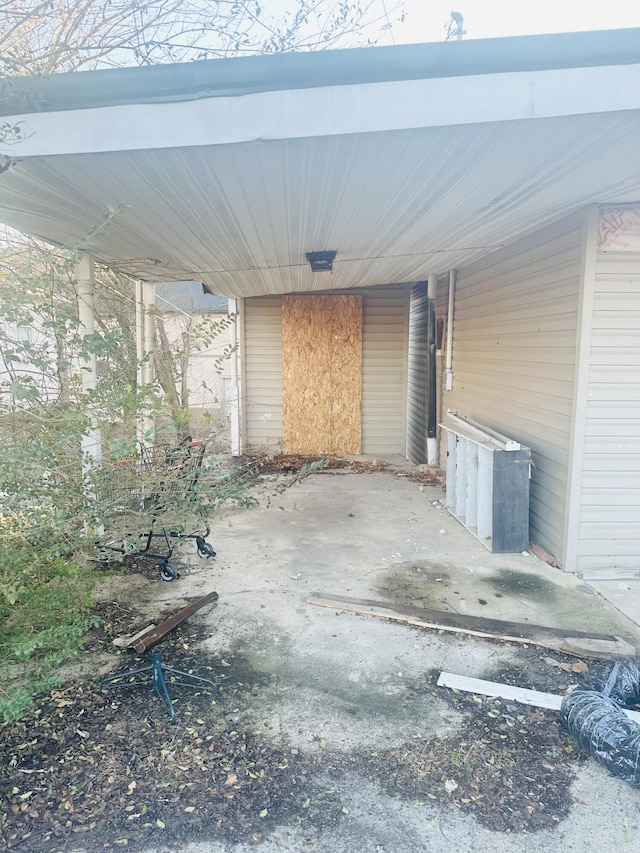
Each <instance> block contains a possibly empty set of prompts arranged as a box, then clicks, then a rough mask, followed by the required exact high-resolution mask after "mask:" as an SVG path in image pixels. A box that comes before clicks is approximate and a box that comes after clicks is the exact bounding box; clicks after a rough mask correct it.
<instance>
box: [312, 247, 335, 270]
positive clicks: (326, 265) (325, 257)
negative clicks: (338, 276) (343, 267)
mask: <svg viewBox="0 0 640 853" xmlns="http://www.w3.org/2000/svg"><path fill="white" fill-rule="evenodd" d="M336 255H337V252H307V260H308V261H309V264H310V266H311V272H331V271H332V270H333V261H334V259H335V256H336Z"/></svg>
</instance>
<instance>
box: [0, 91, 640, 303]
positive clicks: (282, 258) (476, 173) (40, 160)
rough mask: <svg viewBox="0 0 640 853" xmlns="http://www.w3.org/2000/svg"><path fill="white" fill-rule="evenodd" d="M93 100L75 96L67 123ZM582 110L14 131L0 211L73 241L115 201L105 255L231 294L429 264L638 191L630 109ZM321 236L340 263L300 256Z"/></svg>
mask: <svg viewBox="0 0 640 853" xmlns="http://www.w3.org/2000/svg"><path fill="white" fill-rule="evenodd" d="M495 76H496V77H499V76H505V75H495ZM507 76H509V75H507ZM429 82H430V83H433V82H434V81H429ZM436 82H438V81H436ZM485 83H486V79H485ZM386 85H387V86H388V85H391V84H386ZM393 85H394V86H397V87H402V86H406V85H408V84H406V83H402V82H401V83H394V84H393ZM438 85H440V83H439V82H438ZM344 88H348V87H343V89H344ZM360 88H365V87H360ZM297 94H298V95H299V94H300V93H299V92H298V93H297ZM398 94H399V96H402V91H401V90H398ZM286 95H287V93H286V92H284V93H282V92H280V93H278V97H280V98H282V97H286ZM229 100H233V99H229ZM197 106H198V105H197V104H196V105H195V107H196V108H197ZM111 109H113V108H111ZM97 112H98V110H85V111H84V113H83V111H82V110H76V111H75V112H74V113H73V115H74V116H75V118H74V121H77V120H78V115H80V118H81V119H82V118H83V117H84V118H85V119H86V121H88V122H91V121H93V120H94V118H95V114H96V113H97ZM516 112H517V111H515V110H514V114H515V113H516ZM580 112H581V114H576V115H564V114H556V115H555V116H554V115H549V116H547V117H536V116H535V115H534V116H532V117H527V118H508V117H507V118H506V120H491V121H479V120H477V118H476V119H474V120H472V121H471V120H466V119H465V120H464V121H463V122H462V121H459V122H456V121H455V114H454V115H453V117H452V118H449V119H448V120H447V121H444V120H442V119H441V118H440V119H438V117H437V116H436V117H435V119H434V122H433V124H434V126H419V125H420V123H422V124H428V122H424V121H422V122H420V121H416V122H414V126H411V127H406V126H405V127H402V126H400V125H401V122H398V123H397V126H395V127H394V126H387V127H384V125H385V121H383V120H381V121H380V125H381V126H382V129H376V127H375V126H373V127H372V125H371V122H369V123H368V125H367V128H366V131H364V132H352V127H351V132H344V131H348V130H349V129H350V126H349V124H348V122H346V121H345V122H344V123H343V126H342V127H340V126H339V122H338V123H336V122H335V121H334V122H333V124H332V126H331V127H330V128H329V129H328V131H327V133H326V134H325V135H323V134H322V132H319V131H313V132H314V135H307V134H299V133H298V134H297V133H295V132H293V131H288V132H287V133H283V134H282V135H281V136H282V137H283V138H274V137H275V136H276V134H272V138H266V137H267V135H266V134H264V135H262V136H261V137H260V138H256V136H255V133H253V132H251V133H247V137H248V138H245V139H243V138H241V136H240V135H238V138H237V139H234V140H233V141H226V142H224V141H223V142H220V141H218V139H215V140H213V142H214V144H202V141H201V134H200V132H199V131H198V133H195V132H194V138H196V137H197V140H198V144H184V139H185V136H186V137H188V128H186V129H184V128H182V129H181V131H180V133H179V134H178V135H177V136H176V134H173V135H172V134H171V133H168V136H170V137H171V139H172V142H171V143H170V144H169V145H168V146H167V147H160V146H159V144H157V145H156V146H155V147H150V146H149V144H148V143H147V144H144V145H142V144H140V145H137V146H133V145H132V146H131V147H128V149H127V150H124V149H125V144H124V143H123V146H122V150H118V146H117V145H116V144H104V145H103V146H102V148H103V149H104V150H97V151H91V150H86V146H85V147H84V150H83V146H81V145H76V146H75V148H76V149H77V150H73V148H74V146H73V145H72V144H69V145H68V146H67V148H68V149H69V150H68V152H66V153H56V152H59V151H63V152H64V151H65V149H64V146H60V145H58V146H57V147H56V146H55V145H53V144H52V145H51V151H52V152H53V153H47V143H46V142H43V141H42V139H41V140H40V141H38V145H39V146H40V147H39V148H38V147H37V146H36V147H34V145H33V143H29V140H27V142H26V143H25V145H26V146H27V147H26V149H24V150H26V151H27V156H20V150H19V147H18V150H16V155H15V156H16V162H15V164H14V165H13V166H12V167H10V168H9V169H7V170H6V171H4V172H3V173H2V174H1V175H0V219H1V220H2V221H4V222H5V223H7V224H9V225H11V226H14V227H15V228H17V229H19V230H22V231H24V232H26V233H31V234H35V235H38V236H41V237H44V238H45V239H47V240H50V241H52V242H55V243H61V244H71V243H73V242H74V241H78V240H81V239H82V238H83V237H84V236H85V235H86V234H87V233H88V232H89V231H90V230H91V229H92V228H93V227H94V226H95V225H96V224H98V223H99V222H101V221H102V219H103V217H104V213H105V211H106V210H107V209H108V207H109V206H117V207H121V212H120V213H118V214H117V215H116V216H115V218H114V219H113V220H112V221H111V222H110V223H109V224H108V225H106V226H105V227H104V228H102V229H100V230H99V231H98V233H97V234H96V235H95V236H94V238H93V243H92V245H93V248H94V251H95V254H96V257H97V258H98V259H99V260H100V261H102V262H104V263H105V264H107V265H109V266H111V267H113V268H115V269H119V270H122V271H124V272H126V273H128V274H130V275H133V276H136V277H140V278H144V279H149V280H155V281H163V280H172V281H174V280H177V279H197V280H201V281H203V282H204V283H205V284H206V285H207V287H208V288H209V289H210V290H211V291H212V292H214V293H217V294H220V295H226V296H253V295H261V294H268V293H288V292H305V291H313V290H318V289H322V290H326V289H333V288H349V287H360V286H365V285H381V284H390V283H403V282H409V281H415V280H422V279H424V278H425V277H426V276H427V275H428V274H429V273H441V272H444V271H446V270H448V269H450V268H452V267H460V266H463V265H464V264H467V263H469V262H470V261H472V260H474V259H476V258H479V257H481V256H483V255H485V254H487V253H489V252H491V251H493V250H494V249H495V248H497V247H499V246H501V245H504V244H506V243H509V242H511V241H513V240H515V239H517V238H518V237H519V236H521V235H523V234H525V233H528V232H530V231H532V230H534V229H536V228H538V227H540V226H542V225H544V224H546V223H549V222H551V221H554V220H556V219H559V218H560V217H562V216H563V215H565V214H567V213H569V212H570V211H572V210H574V209H576V208H578V207H580V206H583V205H585V204H589V203H593V202H600V203H605V202H615V203H620V202H632V201H638V199H640V160H639V159H638V150H640V147H639V141H640V110H636V109H616V110H614V111H600V112H594V113H592V114H589V113H586V112H585V111H584V110H581V111H580ZM490 113H491V110H489V111H488V115H489V117H491V115H490ZM48 115H52V114H48ZM23 118H24V117H21V120H22V119H23ZM42 120H43V121H44V120H48V119H47V116H45V117H44V118H43V119H42ZM386 124H387V125H389V124H390V123H389V122H386ZM405 124H406V122H405ZM27 126H28V123H27ZM72 126H73V125H72ZM310 126H311V127H312V130H313V126H314V125H313V123H311V125H310ZM341 131H343V132H341ZM70 132H71V131H70ZM133 136H134V137H135V134H133ZM123 138H124V137H123ZM126 138H131V136H129V137H126ZM157 142H158V143H159V142H160V139H159V138H158V140H157ZM178 143H181V144H178ZM29 146H31V147H29ZM29 152H31V153H29ZM325 249H335V250H337V258H336V261H335V263H334V268H333V272H332V273H315V274H314V273H312V272H311V271H310V268H309V265H308V263H307V262H306V259H305V255H306V253H307V252H310V251H318V250H325Z"/></svg>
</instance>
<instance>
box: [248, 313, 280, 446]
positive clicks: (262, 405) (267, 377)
mask: <svg viewBox="0 0 640 853" xmlns="http://www.w3.org/2000/svg"><path fill="white" fill-rule="evenodd" d="M243 309H244V325H243V329H244V333H243V337H244V341H243V344H244V345H243V350H244V353H243V355H244V358H243V366H244V377H243V380H244V381H243V385H244V401H243V402H244V405H243V412H244V418H243V422H244V433H245V434H244V439H245V441H244V443H243V444H244V446H245V447H246V448H247V449H248V450H257V449H260V448H270V449H273V448H275V447H277V446H278V445H279V444H280V443H281V442H282V312H281V308H280V297H279V296H264V297H260V298H255V299H245V300H244V302H243Z"/></svg>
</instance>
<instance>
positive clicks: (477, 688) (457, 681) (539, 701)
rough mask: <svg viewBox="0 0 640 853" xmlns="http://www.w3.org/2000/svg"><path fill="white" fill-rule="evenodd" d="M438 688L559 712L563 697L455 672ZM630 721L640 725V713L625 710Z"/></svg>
mask: <svg viewBox="0 0 640 853" xmlns="http://www.w3.org/2000/svg"><path fill="white" fill-rule="evenodd" d="M437 684H438V687H450V688H451V689H452V690H464V691H465V692H466V693H476V694H477V695H478V696H494V697H496V698H499V699H507V700H509V701H513V702H520V704H522V705H533V706H534V707H536V708H550V709H551V710H552V711H559V710H560V705H561V704H562V699H563V697H562V696H558V695H557V694H556V693H541V692H540V691H538V690H528V689H526V688H524V687H513V686H512V685H511V684H500V683H499V682H497V681H485V680H484V679H482V678H468V677H467V676H466V675H456V673H454V672H441V673H440V675H439V677H438V681H437ZM624 712H625V714H626V715H627V717H629V719H630V720H633V721H634V722H636V723H640V712H638V711H630V710H629V709H624Z"/></svg>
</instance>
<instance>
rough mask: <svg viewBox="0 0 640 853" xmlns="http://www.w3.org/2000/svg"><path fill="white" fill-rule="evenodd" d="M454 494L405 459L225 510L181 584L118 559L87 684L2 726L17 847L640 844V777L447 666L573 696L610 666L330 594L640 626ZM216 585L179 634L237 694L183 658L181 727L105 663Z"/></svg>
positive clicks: (583, 848) (10, 841)
mask: <svg viewBox="0 0 640 853" xmlns="http://www.w3.org/2000/svg"><path fill="white" fill-rule="evenodd" d="M274 476H277V475H274ZM441 496H442V493H441V490H440V489H439V487H438V486H435V485H431V484H424V483H419V482H414V481H412V480H410V479H409V478H407V477H406V476H403V475H398V474H397V472H396V473H394V472H387V471H381V470H376V469H374V471H369V472H365V473H364V475H363V474H362V473H356V472H353V471H351V472H348V473H345V472H342V473H339V474H337V475H336V476H335V477H333V478H332V476H331V475H330V474H326V473H325V474H318V475H313V476H312V477H310V478H308V479H307V480H305V481H303V482H301V483H298V484H297V485H296V486H294V487H293V488H292V489H290V490H288V491H287V492H285V493H283V494H278V495H277V497H275V498H273V499H270V500H268V501H262V505H261V506H260V507H256V508H252V509H246V510H242V511H235V512H231V511H229V512H222V513H220V514H219V516H218V517H217V518H216V521H215V524H214V533H213V536H212V542H213V543H214V546H215V547H216V548H217V550H218V557H217V558H216V559H215V560H211V561H198V559H197V557H195V556H194V555H193V554H192V553H191V551H190V550H189V549H187V548H186V546H185V548H183V549H182V551H181V556H180V560H179V561H178V565H179V568H180V570H181V574H182V577H181V578H180V579H179V580H178V581H175V582H173V583H164V582H162V581H161V580H160V579H159V577H158V573H157V569H155V567H154V566H152V565H149V564H148V563H145V562H143V561H139V560H133V561H131V562H128V563H127V564H126V566H125V567H124V572H123V573H120V574H117V575H114V574H109V573H108V572H106V573H105V578H104V582H103V583H102V584H101V588H100V590H99V595H98V600H97V602H96V612H97V613H98V615H99V616H100V617H101V620H102V623H101V625H100V627H99V628H96V629H95V630H94V631H93V633H92V634H91V635H90V636H89V637H88V638H87V643H86V646H85V650H84V652H83V654H82V655H81V657H80V658H79V660H78V661H77V662H76V664H75V665H74V666H73V667H72V668H70V669H69V671H68V673H67V676H68V679H67V680H66V681H65V684H64V685H63V686H61V687H60V688H59V689H57V690H55V691H53V692H52V693H51V694H48V695H46V696H42V697H40V698H39V699H38V701H37V702H36V704H35V705H34V706H33V708H32V709H31V711H30V712H29V714H28V715H27V716H26V717H25V718H24V719H23V720H22V721H21V722H19V723H14V724H7V725H4V726H2V745H1V746H0V796H2V802H3V808H2V811H1V814H0V843H1V844H2V848H3V849H8V850H16V851H29V853H31V851H33V853H38V851H58V850H60V851H62V850H69V851H97V850H108V849H130V850H140V851H155V850H158V851H160V850H178V849H185V850H188V851H190V853H225V851H230V853H231V851H233V853H244V851H248V850H255V851H257V853H271V851H276V850H277V851H283V853H301V852H302V851H305V850H310V851H322V853H343V851H344V853H346V851H353V850H358V851H367V853H369V851H371V853H395V851H401V850H407V851H430V853H438V851H449V850H454V849H455V850H459V851H467V850H468V851H471V850H474V851H477V850H489V849H491V850H494V851H496V852H497V853H500V851H507V850H508V851H519V850H523V851H524V850H525V849H526V850H527V851H533V853H537V851H543V850H545V851H548V850H560V849H562V850H568V851H571V850H575V851H580V853H589V851H596V850H598V851H600V850H602V848H603V847H609V849H611V850H623V849H632V845H633V844H634V843H636V844H637V841H638V837H639V834H640V811H639V809H638V796H637V791H634V790H633V789H631V788H630V787H629V786H628V785H626V783H624V782H621V781H620V780H618V779H615V778H613V777H611V776H609V775H608V774H607V773H606V772H605V771H604V770H602V769H601V768H600V767H598V766H597V765H596V764H595V763H594V762H593V760H592V759H590V758H589V757H588V756H585V755H584V754H583V753H581V752H580V750H579V749H578V747H577V745H576V744H575V743H574V742H573V741H572V739H571V738H570V737H569V736H568V735H567V733H566V732H564V731H563V730H562V728H561V727H560V725H559V719H558V715H557V714H555V713H554V712H551V711H543V710H540V709H535V708H531V707H526V706H521V705H517V704H515V703H511V702H507V701H504V700H497V699H489V698H482V697H478V696H473V695H470V694H464V693H459V692H456V691H451V690H448V689H446V688H440V687H437V686H436V683H435V682H436V679H437V676H438V673H439V672H440V671H441V670H442V669H448V670H449V671H453V672H460V673H461V674H468V675H474V676H477V677H482V678H490V679H492V680H495V681H504V682H507V683H511V684H516V685H519V686H522V687H532V688H535V689H538V690H543V691H548V692H553V693H561V694H562V693H565V692H566V691H567V690H568V689H569V688H570V687H572V686H575V685H579V684H580V683H581V680H582V679H583V678H584V677H585V676H586V674H587V673H588V671H589V669H590V668H591V667H592V666H593V664H592V663H590V662H581V661H578V660H577V659H576V658H570V657H567V656H564V655H560V654H557V653H554V652H552V651H550V650H548V649H543V648H538V647H534V646H530V645H515V644H511V643H504V642H500V641H497V640H486V639H480V638H476V637H469V636H464V635H461V634H447V633H444V632H438V631H432V630H428V629H423V628H415V627H410V626H407V625H401V624H397V623H392V622H388V621H386V620H381V619H375V618H371V617H368V616H357V615H355V614H352V613H346V612H343V611H340V610H338V609H336V610H334V609H325V608H317V607H312V606H311V605H309V604H307V602H306V599H307V597H308V596H309V594H310V593H311V592H313V591H318V590H320V589H324V591H327V592H338V593H341V594H344V595H349V596H366V597H369V598H373V597H375V598H379V599H383V598H384V599H386V600H388V601H392V602H395V603H396V604H402V603H413V604H417V605H418V606H438V607H441V608H443V609H450V610H451V611H453V612H473V613H477V615H484V614H485V613H487V615H488V611H490V613H491V615H493V616H496V617H497V618H512V617H514V616H516V617H518V618H520V619H530V620H531V621H532V622H537V623H546V624H558V625H560V624H567V625H570V626H571V627H574V628H580V627H582V628H583V629H584V628H586V627H589V626H591V627H593V628H597V629H598V630H607V629H608V631H610V632H614V633H619V634H620V635H622V636H625V638H626V639H627V640H628V641H629V642H636V643H638V640H639V639H640V632H639V631H638V629H637V626H634V625H632V624H630V623H628V622H626V621H625V620H624V619H623V618H622V617H621V616H620V614H618V613H617V612H616V611H614V610H613V609H611V608H608V607H607V606H606V603H605V602H603V601H602V600H601V599H600V598H599V596H596V595H595V594H593V592H592V591H591V590H589V589H588V587H587V586H586V585H584V584H581V582H580V581H579V579H577V578H573V577H568V576H566V575H564V574H563V573H561V572H559V570H557V569H551V568H550V567H548V566H546V565H545V564H542V563H540V561H537V560H535V558H533V557H531V556H530V555H508V556H507V555H491V554H489V553H488V552H486V551H484V549H482V548H481V546H479V545H477V543H475V540H473V539H472V538H471V537H469V535H468V534H467V533H466V531H464V530H463V529H462V528H461V527H460V526H459V525H458V524H457V523H456V522H455V521H453V520H452V519H450V518H448V517H447V516H446V514H445V513H444V510H442V508H441V506H438V504H439V503H440V497H441ZM267 504H269V508H267ZM212 589H216V590H217V591H218V593H219V596H220V597H219V600H218V601H217V602H216V603H215V604H212V605H208V606H207V607H206V608H204V609H203V610H202V611H200V612H199V613H198V614H196V615H195V616H193V617H192V618H191V619H190V620H189V621H188V622H186V623H184V624H183V625H182V626H181V627H179V628H178V629H176V630H174V631H173V632H172V633H171V634H170V635H168V636H167V638H166V639H165V640H163V642H162V643H161V644H160V645H159V646H158V648H159V649H160V650H161V654H162V661H163V663H164V664H165V665H166V666H168V667H172V668H174V669H177V670H180V671H184V672H186V673H192V674H197V675H199V676H201V677H204V678H209V679H211V680H212V681H213V682H214V683H215V684H216V686H217V692H216V693H214V692H213V691H212V690H211V689H210V687H209V686H208V685H207V684H204V683H202V684H201V685H200V686H199V687H198V688H197V689H189V688H186V687H182V686H179V685H177V684H175V683H173V675H172V674H171V673H170V672H167V683H168V687H169V690H170V693H171V696H172V698H173V700H174V702H173V705H174V709H175V712H176V718H177V722H176V724H175V725H172V724H171V720H170V717H169V713H168V711H167V708H166V706H165V705H164V703H163V701H162V700H161V698H160V697H159V696H158V695H156V694H155V693H154V690H153V684H152V682H151V673H150V672H148V671H147V670H146V669H145V672H143V673H142V675H141V677H142V678H143V679H145V680H146V683H144V684H142V685H137V686H124V687H120V688H117V689H111V690H106V691H105V690H101V689H100V678H101V677H102V676H105V675H107V674H110V673H114V672H119V671H123V672H128V671H129V670H131V669H140V668H147V667H149V666H150V659H149V654H148V653H146V654H144V655H141V656H138V655H136V654H135V653H134V652H132V651H130V650H125V651H120V650H118V649H116V648H115V647H114V646H113V645H112V643H111V641H112V639H113V638H114V637H115V636H118V635H120V634H130V633H133V632H134V631H137V630H140V629H141V628H143V627H145V626H146V625H147V624H148V623H149V621H151V620H153V621H156V622H157V621H158V620H159V619H162V618H164V617H165V616H166V615H168V614H170V613H173V612H175V611H176V610H177V609H179V607H181V606H183V605H184V604H186V603H187V602H189V601H192V600H194V599H196V598H197V597H199V596H200V595H202V594H204V593H205V592H208V591H210V590H212ZM543 617H546V618H543ZM585 663H586V665H585Z"/></svg>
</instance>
